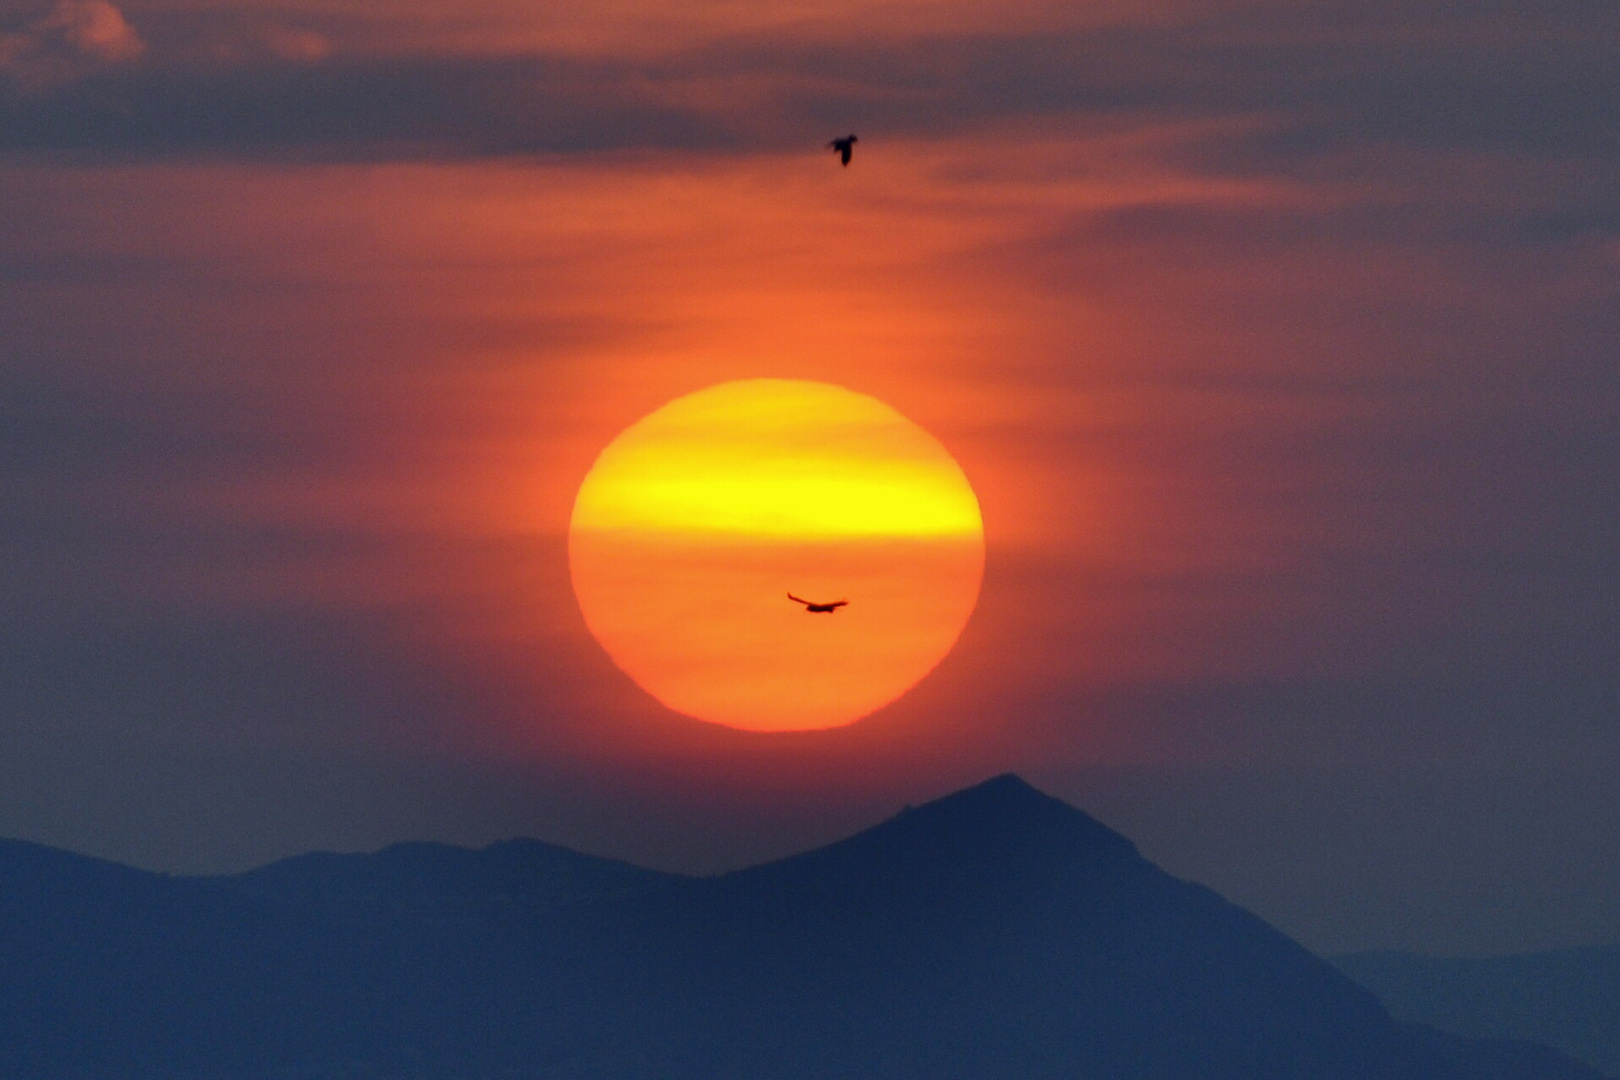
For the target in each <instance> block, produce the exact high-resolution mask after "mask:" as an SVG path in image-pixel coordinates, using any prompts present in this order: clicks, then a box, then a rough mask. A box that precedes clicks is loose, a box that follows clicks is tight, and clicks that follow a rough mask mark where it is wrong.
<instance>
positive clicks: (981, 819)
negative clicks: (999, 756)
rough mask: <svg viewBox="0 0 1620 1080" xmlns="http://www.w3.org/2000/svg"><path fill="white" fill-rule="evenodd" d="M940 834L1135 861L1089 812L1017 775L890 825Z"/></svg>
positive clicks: (1125, 843)
mask: <svg viewBox="0 0 1620 1080" xmlns="http://www.w3.org/2000/svg"><path fill="white" fill-rule="evenodd" d="M901 824H906V825H908V826H910V827H911V828H927V829H929V830H930V831H932V830H940V831H943V832H945V833H948V834H951V835H954V836H956V837H958V838H959V839H960V840H961V841H963V842H971V841H975V840H977V841H978V842H983V843H989V844H992V845H994V846H998V847H999V846H1009V845H1011V846H1021V845H1023V844H1025V843H1029V842H1039V843H1042V844H1050V843H1054V842H1056V843H1060V844H1061V846H1062V847H1064V848H1067V849H1069V850H1070V851H1073V850H1074V849H1075V848H1076V847H1080V848H1084V849H1087V850H1088V851H1089V852H1091V853H1093V854H1095V855H1111V856H1115V857H1134V856H1135V855H1136V854H1137V851H1136V845H1135V844H1133V843H1131V842H1130V841H1129V840H1127V839H1126V838H1125V837H1123V836H1121V835H1120V834H1119V833H1116V832H1115V831H1114V830H1112V829H1110V828H1109V827H1108V826H1106V825H1104V824H1103V823H1102V822H1100V821H1098V820H1097V819H1096V818H1094V817H1092V816H1091V815H1090V814H1087V813H1086V812H1085V811H1083V810H1077V809H1075V808H1074V807H1072V806H1070V805H1069V804H1068V803H1066V802H1064V801H1062V800H1061V799H1055V798H1053V797H1052V796H1050V795H1048V794H1046V793H1045V792H1044V791H1041V790H1039V789H1038V788H1035V787H1034V786H1032V785H1031V784H1029V783H1028V782H1027V781H1025V780H1024V779H1023V778H1022V777H1020V776H1018V775H1016V774H1014V773H1002V774H1001V775H1000V776H994V777H991V778H990V779H989V780H985V781H982V782H980V783H978V784H975V785H973V786H972V787H968V788H963V789H962V790H961V791H957V792H953V793H952V794H950V795H945V796H942V797H940V798H938V799H935V800H934V801H932V802H929V803H924V804H923V805H922V806H919V807H916V808H915V809H907V810H905V811H902V812H901V814H900V815H899V816H897V817H895V818H892V819H891V820H890V821H889V822H885V823H884V825H880V826H878V828H879V829H882V828H885V827H886V826H888V825H901Z"/></svg>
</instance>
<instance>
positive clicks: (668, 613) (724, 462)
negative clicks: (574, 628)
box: [568, 379, 984, 731]
mask: <svg viewBox="0 0 1620 1080" xmlns="http://www.w3.org/2000/svg"><path fill="white" fill-rule="evenodd" d="M568 554H569V565H570V569H571V571H572V574H573V580H574V592H575V594H576V595H577V596H578V597H579V604H580V608H581V610H582V611H583V612H584V615H585V622H586V624H587V625H588V626H589V627H590V629H591V632H592V633H593V634H594V635H596V639H597V640H598V641H600V642H601V643H602V647H603V648H605V649H606V650H607V652H608V655H610V656H611V657H612V658H613V661H614V662H615V663H616V664H618V666H619V667H620V668H621V669H622V670H623V671H624V672H625V673H626V674H628V675H629V676H630V677H631V678H632V679H634V680H635V681H636V682H637V683H638V684H639V685H640V686H641V687H642V688H643V689H644V690H646V691H647V692H648V693H650V694H652V695H653V696H654V697H656V698H657V699H658V700H659V701H661V702H663V703H664V704H665V705H667V706H669V707H670V708H671V709H674V710H675V711H677V712H681V713H684V714H686V715H688V716H692V717H696V718H698V719H700V720H708V721H711V722H713V723H718V724H725V725H728V726H730V727H736V728H744V729H747V730H751V731H799V730H805V729H810V728H826V727H836V726H838V725H840V724H848V723H851V722H853V721H855V720H859V719H860V718H861V717H863V716H866V715H867V714H869V713H871V712H873V711H874V710H876V709H878V708H880V707H882V706H883V705H885V704H887V703H888V702H890V701H893V700H894V699H895V698H897V697H899V696H900V695H901V694H903V693H905V691H906V690H907V689H909V688H910V687H911V686H913V685H914V684H915V683H916V682H917V681H918V680H919V679H921V678H922V677H923V676H924V675H926V674H928V672H929V671H930V670H932V668H933V667H934V665H935V664H937V663H939V661H940V659H941V658H943V657H944V655H945V654H946V653H947V652H949V651H950V649H951V646H952V645H953V644H955V642H956V639H957V636H958V635H959V634H961V632H962V627H963V626H964V625H965V624H966V623H967V619H968V616H969V615H970V614H971V613H972V611H973V605H974V603H975V602H976V600H977V599H978V594H979V581H980V579H981V577H982V576H983V572H984V527H983V522H982V520H981V519H980V516H979V503H978V500H977V499H976V498H975V497H974V494H973V489H972V487H970V486H969V484H968V482H967V477H965V476H964V475H963V474H962V470H961V467H960V466H958V465H957V463H956V461H955V459H953V458H952V457H951V455H950V454H949V453H948V452H947V451H946V450H945V448H944V447H943V446H941V445H940V444H939V442H938V441H937V440H936V439H934V438H933V437H932V436H931V435H929V434H928V433H927V432H926V431H924V430H923V429H922V428H920V427H918V426H917V425H916V424H914V423H912V422H911V421H910V420H907V419H906V418H905V417H903V416H901V415H900V414H899V413H898V412H896V411H894V410H893V409H891V408H889V406H887V405H885V404H883V403H882V402H881V401H878V400H877V399H875V398H871V397H867V396H866V395H864V394H857V393H854V392H853V391H850V390H845V389H843V388H842V387H838V386H831V385H828V384H826V383H815V382H803V381H798V380H789V379H750V380H746V381H741V382H729V383H722V384H721V385H719V386H713V387H710V388H708V389H706V390H700V391H698V392H696V393H693V394H688V395H687V396H685V397H682V398H678V399H676V400H675V401H672V402H670V403H669V404H667V405H665V406H664V407H663V408H661V409H658V410H657V411H656V412H653V413H652V414H651V415H649V416H647V417H645V418H643V419H642V420H640V421H638V422H636V423H635V424H632V425H631V426H630V427H629V428H627V429H625V431H624V432H623V433H621V434H620V435H619V437H618V438H616V439H614V440H613V442H612V443H610V444H609V445H608V447H607V448H606V449H605V450H603V451H602V453H601V455H600V456H599V457H598V458H597V460H596V464H595V465H593V466H592V468H591V471H590V473H589V474H588V475H587V476H586V477H585V480H584V483H582V484H581V485H580V489H579V495H578V497H577V498H576V499H575V502H574V514H573V519H572V521H571V522H570V524H569V533H568ZM790 593H791V594H792V595H793V596H795V597H799V598H801V599H802V600H805V601H809V602H810V603H811V604H814V605H817V606H818V607H819V606H822V605H830V604H831V603H832V602H834V601H838V600H847V601H848V603H847V604H846V605H844V606H842V607H838V608H836V609H834V610H831V611H819V610H815V611H813V610H811V609H809V608H807V607H806V606H805V605H804V604H803V603H800V602H796V601H794V600H792V599H790V598H789V594H790Z"/></svg>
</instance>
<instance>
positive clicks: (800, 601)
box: [788, 593, 810, 607]
mask: <svg viewBox="0 0 1620 1080" xmlns="http://www.w3.org/2000/svg"><path fill="white" fill-rule="evenodd" d="M788 599H789V600H792V601H794V602H796V603H800V604H803V605H805V606H806V607H809V606H810V601H808V600H800V599H799V598H798V597H797V596H794V595H793V594H792V593H788Z"/></svg>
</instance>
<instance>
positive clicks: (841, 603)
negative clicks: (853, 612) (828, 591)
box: [824, 600, 849, 607]
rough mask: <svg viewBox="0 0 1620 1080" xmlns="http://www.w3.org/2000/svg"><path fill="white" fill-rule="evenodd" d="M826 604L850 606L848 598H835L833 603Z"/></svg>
mask: <svg viewBox="0 0 1620 1080" xmlns="http://www.w3.org/2000/svg"><path fill="white" fill-rule="evenodd" d="M824 606H825V607H849V601H848V600H834V601H833V602H832V603H830V604H826V605H824Z"/></svg>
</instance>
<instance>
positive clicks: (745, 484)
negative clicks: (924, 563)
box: [571, 379, 983, 540]
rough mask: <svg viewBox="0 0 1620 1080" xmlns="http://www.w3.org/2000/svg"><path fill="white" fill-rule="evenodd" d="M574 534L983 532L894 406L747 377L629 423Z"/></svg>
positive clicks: (969, 501)
mask: <svg viewBox="0 0 1620 1080" xmlns="http://www.w3.org/2000/svg"><path fill="white" fill-rule="evenodd" d="M571 528H572V529H574V530H588V531H636V532H644V531H653V532H662V533H677V534H678V533H705V534H715V533H722V534H734V535H738V536H748V537H755V538H759V539H763V540H769V539H792V540H816V539H821V538H834V537H847V538H857V537H866V538H883V537H895V538H920V537H950V536H977V535H979V534H980V532H981V530H982V528H983V526H982V519H981V518H980V515H979V504H978V500H977V498H975V496H974V494H973V489H972V487H971V486H970V485H969V484H968V482H967V478H966V477H965V476H964V475H963V474H962V470H961V468H960V467H959V466H958V465H957V464H956V462H955V460H954V459H953V458H952V457H951V456H950V454H949V453H948V452H947V451H946V450H945V448H944V447H943V446H941V445H940V444H939V443H938V442H937V441H936V440H935V439H933V438H932V437H931V436H930V435H928V433H927V432H925V431H923V430H922V429H921V428H919V427H917V426H916V425H915V424H913V423H911V422H910V421H909V420H907V419H906V418H905V417H903V416H901V415H900V414H899V413H898V412H896V411H895V410H893V409H891V408H890V407H889V406H887V405H885V404H883V403H882V402H881V401H878V400H877V399H875V398H871V397H867V396H866V395H864V394H857V393H855V392H853V391H850V390H845V389H843V388H842V387H837V386H830V385H828V384H825V383H814V382H804V381H799V380H792V379H751V380H746V381H741V382H733V383H726V384H723V385H721V386H716V387H711V388H709V389H707V390H702V391H699V392H697V393H695V394H689V395H687V396H686V397H683V398H679V399H677V400H675V401H672V402H670V403H669V404H668V405H665V406H664V407H663V408H661V409H659V410H657V411H656V412H654V413H652V414H651V415H649V416H647V417H646V418H644V419H643V420H641V421H639V422H638V423H636V424H633V425H632V426H631V427H629V428H627V429H626V430H625V431H624V432H623V434H621V435H620V436H619V438H617V439H616V440H614V442H613V443H612V444H611V445H609V446H608V447H607V449H605V450H604V451H603V452H602V454H601V456H600V457H599V458H598V459H597V462H596V464H595V466H594V467H593V468H592V469H591V472H590V474H589V476H588V477H587V478H586V481H585V483H584V484H583V485H582V486H581V488H580V491H579V496H578V498H577V499H576V501H575V504H574V514H573V521H572V523H571Z"/></svg>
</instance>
